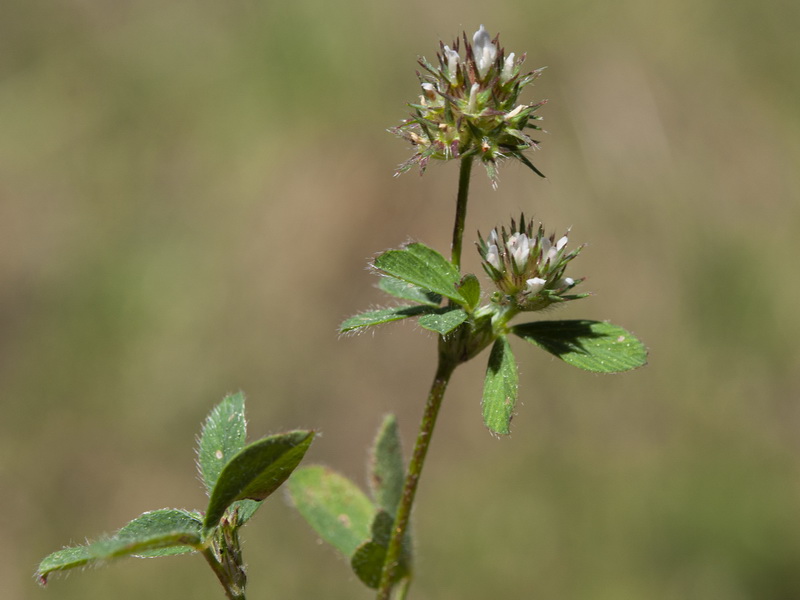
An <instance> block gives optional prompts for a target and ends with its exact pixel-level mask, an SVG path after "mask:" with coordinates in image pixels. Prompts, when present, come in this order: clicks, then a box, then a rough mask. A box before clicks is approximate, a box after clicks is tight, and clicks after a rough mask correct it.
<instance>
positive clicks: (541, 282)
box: [525, 277, 547, 294]
mask: <svg viewBox="0 0 800 600" xmlns="http://www.w3.org/2000/svg"><path fill="white" fill-rule="evenodd" d="M525 283H526V284H528V286H527V287H526V288H525V293H526V294H538V293H539V292H541V291H542V289H544V286H545V284H546V283H547V280H546V279H542V278H541V277H534V278H533V279H528V280H527V281H526V282H525Z"/></svg>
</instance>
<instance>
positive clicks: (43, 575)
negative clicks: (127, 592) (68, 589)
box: [36, 508, 202, 585]
mask: <svg viewBox="0 0 800 600" xmlns="http://www.w3.org/2000/svg"><path fill="white" fill-rule="evenodd" d="M201 544H202V538H201V523H200V519H199V518H198V515H196V514H195V513H191V512H189V511H185V510H178V509H170V508H165V509H161V510H154V511H152V512H146V513H144V514H143V515H141V516H139V517H137V518H136V519H134V520H133V521H131V522H130V523H128V524H127V525H125V527H123V528H122V529H120V530H119V531H118V532H117V533H116V534H115V535H114V536H112V537H110V538H106V539H101V540H98V541H96V542H93V543H91V544H87V545H85V546H76V547H72V548H64V549H63V550H59V551H57V552H53V553H52V554H50V555H49V556H46V557H45V558H44V559H43V560H42V562H41V563H39V568H38V569H37V571H36V575H37V577H38V579H39V581H40V583H41V584H42V585H44V584H46V583H47V577H48V576H49V575H50V574H51V573H53V572H55V571H66V570H68V569H73V568H75V567H80V566H83V565H87V564H92V563H97V562H101V561H108V560H111V559H114V558H121V557H123V556H136V557H142V558H143V557H148V558H149V557H156V556H167V555H170V554H181V553H184V552H194V551H196V550H198V549H199V547H200V546H201Z"/></svg>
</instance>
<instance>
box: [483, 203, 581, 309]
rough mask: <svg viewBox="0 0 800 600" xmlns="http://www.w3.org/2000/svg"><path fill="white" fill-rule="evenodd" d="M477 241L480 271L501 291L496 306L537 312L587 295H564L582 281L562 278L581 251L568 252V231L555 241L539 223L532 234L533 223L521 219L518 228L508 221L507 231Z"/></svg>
mask: <svg viewBox="0 0 800 600" xmlns="http://www.w3.org/2000/svg"><path fill="white" fill-rule="evenodd" d="M478 239H479V241H478V252H479V253H480V255H481V258H482V259H483V269H484V270H485V271H486V273H487V274H488V275H489V277H490V278H491V279H492V281H494V282H495V284H496V285H497V288H498V289H499V290H500V293H499V294H497V295H496V297H495V301H496V302H499V303H502V304H509V303H513V304H514V305H515V306H516V307H517V308H518V309H519V310H540V309H542V308H545V307H546V306H549V305H550V304H552V303H554V302H565V301H567V300H576V299H578V298H584V297H585V296H586V295H587V294H567V292H568V291H569V290H571V289H572V288H574V287H575V286H576V285H578V284H579V283H580V282H581V281H583V279H573V278H571V277H565V276H564V271H565V270H566V268H567V263H569V261H571V260H572V259H573V258H575V257H576V256H577V255H578V254H579V253H580V251H581V250H582V249H583V246H579V247H578V248H576V249H575V250H573V251H571V252H568V251H567V244H568V242H569V231H567V233H565V234H564V235H562V236H561V237H560V238H558V239H556V236H555V234H551V235H550V236H546V235H545V232H544V227H543V226H542V224H541V223H540V224H539V227H538V229H536V230H534V227H533V220H530V221H528V222H527V223H526V221H525V215H522V216H521V217H520V220H519V225H517V223H516V222H515V221H514V220H513V219H512V220H511V228H510V230H508V231H506V229H505V227H503V228H501V229H500V233H498V232H497V229H492V231H491V232H490V233H489V235H488V236H487V238H486V240H484V239H483V237H481V235H480V234H478Z"/></svg>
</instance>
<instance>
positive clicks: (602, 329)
mask: <svg viewBox="0 0 800 600" xmlns="http://www.w3.org/2000/svg"><path fill="white" fill-rule="evenodd" d="M511 331H512V332H513V333H515V334H516V335H518V336H520V337H521V338H522V339H524V340H527V341H528V342H530V343H532V344H535V345H537V346H539V347H540V348H543V349H544V350H547V351H548V352H550V353H551V354H554V355H555V356H557V357H558V358H560V359H561V360H563V361H564V362H566V363H569V364H571V365H573V366H575V367H578V368H580V369H585V370H587V371H594V372H596V373H618V372H620V371H628V370H630V369H635V368H637V367H641V366H643V365H645V364H647V349H646V348H645V347H644V344H642V342H640V341H639V340H638V339H636V338H635V337H634V336H633V335H632V334H631V333H630V332H628V331H626V330H624V329H623V328H622V327H618V326H616V325H612V324H611V323H604V322H601V321H586V320H576V321H537V322H535V323H525V324H522V325H515V326H514V327H512V328H511Z"/></svg>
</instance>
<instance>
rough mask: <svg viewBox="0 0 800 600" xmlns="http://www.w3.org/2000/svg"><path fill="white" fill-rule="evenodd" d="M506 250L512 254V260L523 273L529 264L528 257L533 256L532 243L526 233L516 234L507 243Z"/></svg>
mask: <svg viewBox="0 0 800 600" xmlns="http://www.w3.org/2000/svg"><path fill="white" fill-rule="evenodd" d="M506 248H508V251H509V252H510V253H511V259H512V260H513V261H514V265H515V266H516V267H517V269H518V270H519V271H522V270H523V269H524V268H525V266H526V265H527V264H528V257H529V256H530V254H531V241H530V240H529V239H528V236H527V235H525V234H524V233H515V234H514V235H512V236H511V237H510V238H508V242H506Z"/></svg>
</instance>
